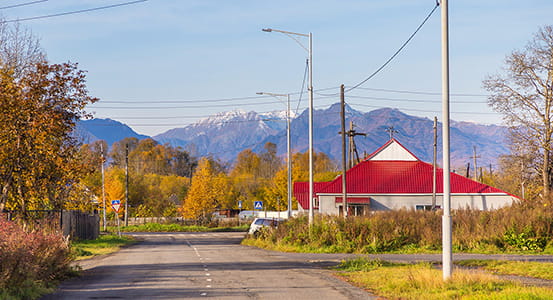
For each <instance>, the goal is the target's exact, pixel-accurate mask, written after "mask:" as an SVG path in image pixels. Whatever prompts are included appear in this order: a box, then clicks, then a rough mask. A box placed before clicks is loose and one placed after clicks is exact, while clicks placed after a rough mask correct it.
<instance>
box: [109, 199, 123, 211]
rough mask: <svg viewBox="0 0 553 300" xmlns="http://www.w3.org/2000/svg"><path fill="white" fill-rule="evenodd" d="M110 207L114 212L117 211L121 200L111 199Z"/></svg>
mask: <svg viewBox="0 0 553 300" xmlns="http://www.w3.org/2000/svg"><path fill="white" fill-rule="evenodd" d="M111 207H112V208H113V210H115V212H117V213H118V212H119V208H121V201H119V200H111Z"/></svg>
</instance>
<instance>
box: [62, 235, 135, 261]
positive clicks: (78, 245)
mask: <svg viewBox="0 0 553 300" xmlns="http://www.w3.org/2000/svg"><path fill="white" fill-rule="evenodd" d="M135 242H136V241H135V240H134V239H133V238H132V237H131V236H120V237H119V236H117V235H101V236H100V237H99V238H98V239H96V240H82V241H73V242H72V243H71V249H72V251H73V253H74V255H75V260H82V259H87V258H91V257H94V256H98V255H103V254H109V253H113V252H116V251H117V250H119V249H120V248H121V247H122V246H125V245H130V244H133V243H135Z"/></svg>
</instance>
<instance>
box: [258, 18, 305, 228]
mask: <svg viewBox="0 0 553 300" xmlns="http://www.w3.org/2000/svg"><path fill="white" fill-rule="evenodd" d="M262 31H264V32H280V33H283V34H285V35H287V36H288V37H290V38H291V39H293V40H294V41H296V43H298V44H299V45H300V46H301V47H302V48H303V49H304V50H306V51H307V52H308V54H309V58H308V62H309V87H308V91H309V226H311V225H312V224H313V217H314V208H313V206H314V205H315V201H314V197H313V196H314V193H313V34H312V33H311V32H310V33H309V34H305V33H297V32H291V31H284V30H278V29H272V28H264V29H262ZM294 35H297V36H303V37H307V38H309V46H308V48H307V49H306V48H305V47H304V46H303V44H302V43H300V42H299V41H298V40H297V39H296V38H294V37H293V36H294Z"/></svg>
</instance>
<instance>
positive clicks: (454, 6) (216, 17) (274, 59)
mask: <svg viewBox="0 0 553 300" xmlns="http://www.w3.org/2000/svg"><path fill="white" fill-rule="evenodd" d="M127 3H128V5H121V6H115V7H111V8H106V9H98V10H91V11H88V12H83V13H76V14H66V15H62V16H56V17H45V18H36V19H30V20H29V19H28V18H34V17H41V16H48V15H54V14H61V13H66V12H74V11H79V10H86V9H94V8H100V7H106V6H113V5H117V4H127ZM19 4H29V5H22V6H17V7H10V6H16V5H19ZM435 6H436V1H435V0H396V1H384V0H380V1H377V0H373V1H367V0H364V1H362V0H341V1H339V0H318V1H312V0H307V1H297V0H280V1H264V0H257V1H254V0H226V1H225V0H147V1H130V0H79V1H74V0H47V1H45V0H39V1H33V0H2V1H0V15H1V16H3V18H4V19H5V20H8V21H11V20H16V19H19V20H21V21H20V23H21V24H23V25H24V26H25V27H26V28H28V29H29V30H31V31H32V32H33V34H34V35H35V36H36V37H37V38H38V39H39V40H40V43H41V45H42V47H43V49H44V50H45V52H46V54H47V57H48V59H49V61H50V62H51V63H62V62H67V61H71V62H77V63H78V64H79V68H81V69H83V70H86V71H87V86H88V90H89V93H90V95H91V96H94V97H98V98H100V101H99V102H97V103H95V104H93V105H91V106H89V107H88V108H87V111H90V112H93V113H94V116H95V117H97V118H111V119H114V120H118V121H121V122H124V123H126V124H128V125H129V126H131V127H132V128H133V129H134V130H135V131H137V132H138V133H141V134H146V135H156V134H160V133H163V132H165V131H167V130H169V129H172V128H177V127H184V126H186V125H189V124H191V123H194V122H196V121H198V120H199V119H202V118H205V117H207V116H209V115H213V114H216V113H219V112H225V111H231V110H236V109H241V110H245V111H256V112H259V113H264V112H270V111H275V110H285V108H286V106H285V103H284V101H285V99H284V98H283V97H271V96H260V95H257V94H256V93H257V92H269V93H278V94H290V95H291V96H290V99H291V102H292V107H293V109H294V110H296V109H297V110H299V112H301V111H303V110H304V109H306V108H307V107H308V96H307V92H306V86H304V87H303V92H301V91H302V84H303V82H304V79H306V59H307V57H308V52H307V51H306V50H305V49H303V48H302V46H303V47H307V46H308V40H307V39H306V38H303V37H300V36H298V37H297V38H298V39H297V40H294V39H292V38H291V37H290V36H287V35H284V34H281V33H278V32H270V33H268V32H263V31H262V30H261V29H262V28H274V29H280V30H285V31H291V32H296V33H302V34H308V33H310V32H311V33H312V35H313V61H312V63H313V86H314V90H315V96H314V107H315V109H324V108H327V107H328V106H330V105H331V104H333V103H336V102H339V95H338V92H339V86H340V85H341V84H344V85H345V86H346V89H347V88H348V87H352V86H355V85H357V84H358V83H360V82H361V81H363V80H364V79H366V78H367V77H368V76H369V75H370V74H372V73H373V72H374V71H375V70H377V69H378V68H379V67H381V66H382V65H383V64H384V63H385V62H386V61H387V60H388V59H389V58H390V57H391V56H392V55H393V54H394V53H395V52H396V51H397V50H398V49H399V48H400V47H401V46H402V44H403V43H404V42H405V41H406V40H407V39H408V38H409V36H410V35H411V34H412V33H413V32H414V31H415V30H416V29H417V27H418V26H419V25H420V24H421V23H422V22H423V20H424V19H425V18H426V17H427V16H428V15H429V13H430V12H431V11H432V9H433V8H434V7H435ZM552 13H553V1H551V0H527V1H520V0H490V1H482V0H463V1H449V21H450V23H449V29H450V30H449V34H450V45H449V47H450V91H451V108H450V110H451V119H453V120H456V121H472V122H478V123H483V124H502V119H501V116H500V115H498V114H497V113H495V112H493V111H492V110H491V109H490V108H489V107H488V106H487V104H486V99H487V91H485V90H484V89H483V88H482V80H483V79H485V78H486V76H489V75H493V74H498V73H501V72H502V68H503V67H504V60H505V57H506V56H507V55H508V54H510V53H511V52H512V51H514V50H518V49H523V48H524V46H525V45H526V44H527V43H528V41H530V40H531V38H532V36H533V34H534V33H536V32H537V31H538V30H539V28H540V27H542V26H545V25H552V24H551V23H552V21H553V20H552V18H551V15H552ZM440 16H441V13H440V9H439V8H438V9H437V10H436V11H435V12H434V13H433V14H432V15H431V16H430V18H429V19H428V21H427V22H426V23H425V25H424V26H423V27H422V28H421V29H420V30H419V32H418V33H417V34H416V35H415V36H414V38H413V39H412V40H411V41H410V43H409V44H407V46H406V47H405V48H404V49H403V50H402V52H400V53H399V54H398V55H397V56H396V57H395V58H394V59H393V60H392V61H391V62H390V63H389V64H388V65H387V66H386V67H385V68H384V69H382V70H381V71H380V72H378V73H377V74H376V75H375V76H374V77H373V78H372V79H370V80H368V81H367V82H366V83H364V84H363V85H361V86H360V87H359V88H356V89H354V90H352V91H350V92H348V93H347V94H346V96H345V98H346V102H347V103H348V104H349V105H350V106H351V107H353V108H354V109H356V110H360V111H371V110H374V109H377V108H381V107H392V108H397V109H400V110H401V111H403V112H404V113H407V114H410V115H415V116H421V117H428V118H433V117H434V116H437V117H438V120H441V114H442V113H441V95H440V91H441V21H440ZM25 19H28V20H25Z"/></svg>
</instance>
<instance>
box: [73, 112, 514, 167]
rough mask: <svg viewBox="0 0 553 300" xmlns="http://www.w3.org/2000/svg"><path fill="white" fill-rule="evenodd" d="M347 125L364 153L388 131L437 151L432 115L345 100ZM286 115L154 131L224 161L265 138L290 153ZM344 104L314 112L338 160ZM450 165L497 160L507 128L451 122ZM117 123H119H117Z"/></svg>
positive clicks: (93, 127)
mask: <svg viewBox="0 0 553 300" xmlns="http://www.w3.org/2000/svg"><path fill="white" fill-rule="evenodd" d="M346 119H347V121H346V122H347V125H346V126H347V128H346V130H348V129H349V123H350V122H352V123H353V125H354V130H355V131H356V132H357V133H364V134H366V136H363V135H358V136H356V137H355V144H356V148H357V150H358V152H359V155H360V156H363V155H364V154H365V153H366V154H370V153H372V152H373V151H375V150H376V149H378V148H379V147H380V146H382V145H383V144H384V143H386V142H387V141H388V140H389V139H390V137H391V132H392V134H393V137H394V138H396V139H397V140H398V141H399V142H401V143H402V144H403V145H404V146H405V147H406V148H407V149H409V150H410V151H411V152H412V153H413V154H415V155H416V156H417V157H418V158H420V159H421V160H423V161H426V162H431V161H432V156H433V137H434V133H433V123H434V121H433V120H431V119H429V118H422V117H417V116H412V115H408V114H405V113H403V112H401V111H400V110H398V109H392V108H382V109H377V110H373V111H370V112H360V111H357V110H354V109H352V108H351V107H349V106H346ZM285 120H286V116H285V115H284V113H282V112H281V113H272V114H258V113H256V112H254V111H250V112H246V111H242V110H234V111H230V112H224V113H219V114H216V115H213V116H210V117H208V118H205V119H202V120H200V121H198V122H196V123H194V124H191V125H188V126H186V127H183V128H175V129H171V130H168V131H166V132H164V133H161V134H158V135H155V136H152V137H151V138H153V139H154V140H156V141H158V142H159V143H162V144H166V143H167V144H170V145H172V146H174V147H182V148H183V149H185V150H187V151H188V152H189V153H190V154H191V155H193V156H206V155H210V156H213V157H215V158H219V159H221V160H223V161H229V162H230V161H232V160H233V159H235V158H236V156H237V154H238V153H239V152H241V151H243V150H245V149H248V148H250V149H252V150H253V151H254V152H262V151H263V149H264V145H265V144H266V143H267V142H272V143H275V144H276V145H277V154H278V155H281V156H283V157H284V156H285V153H286V121H285ZM340 124H341V123H340V105H339V104H338V103H337V104H334V105H332V106H330V107H329V108H327V109H320V110H314V112H313V132H314V135H313V144H314V149H315V151H317V152H324V153H326V154H327V155H329V156H330V157H332V158H334V159H336V160H338V159H339V158H341V151H342V150H341V149H342V148H341V147H342V146H341V145H342V144H341V143H342V141H341V136H340V134H339V132H340V131H341V126H340ZM450 125H451V126H450V128H451V129H450V137H451V139H450V149H451V165H452V166H454V167H462V166H464V165H466V164H467V163H468V162H471V164H472V159H471V157H472V156H474V151H475V150H476V155H477V157H478V161H477V163H478V165H479V166H486V167H487V166H488V165H490V164H495V163H496V161H497V158H498V157H499V156H500V155H502V154H507V153H508V152H509V150H508V147H507V144H506V142H505V135H506V133H507V128H506V127H504V126H498V125H483V124H476V123H470V122H455V121H451V123H450ZM114 128H116V129H114ZM77 132H78V136H79V137H80V138H81V140H82V141H83V142H85V143H86V142H91V141H94V140H95V139H104V140H106V141H107V142H108V144H110V145H111V144H112V143H113V142H115V141H118V140H121V139H123V138H125V137H136V138H138V139H142V138H146V137H147V136H144V135H140V134H138V133H136V132H134V131H133V130H132V129H131V128H130V127H128V126H127V125H125V124H123V123H120V122H118V121H115V120H111V119H93V120H88V121H80V122H79V124H78V126H77ZM437 132H438V148H437V149H438V163H439V164H441V152H442V146H441V124H440V123H439V124H438V130H437ZM290 133H291V140H292V143H291V145H292V146H291V147H292V150H293V152H304V151H307V149H308V111H307V110H305V111H304V112H303V113H301V114H300V115H298V116H295V117H294V118H293V119H292V121H291V126H290Z"/></svg>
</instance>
